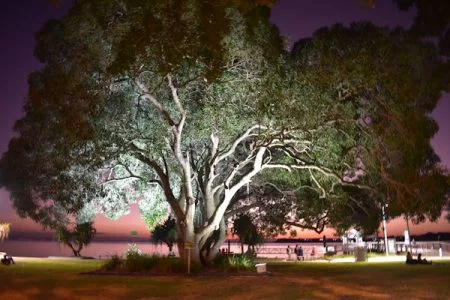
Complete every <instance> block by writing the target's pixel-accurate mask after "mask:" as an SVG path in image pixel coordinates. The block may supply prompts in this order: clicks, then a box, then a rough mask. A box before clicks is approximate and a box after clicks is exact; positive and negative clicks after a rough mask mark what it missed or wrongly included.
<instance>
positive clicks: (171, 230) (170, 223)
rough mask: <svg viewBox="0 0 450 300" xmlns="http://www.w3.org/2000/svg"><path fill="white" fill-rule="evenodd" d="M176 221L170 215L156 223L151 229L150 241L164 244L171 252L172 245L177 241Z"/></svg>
mask: <svg viewBox="0 0 450 300" xmlns="http://www.w3.org/2000/svg"><path fill="white" fill-rule="evenodd" d="M175 225H176V221H175V219H174V218H171V217H170V216H169V217H168V218H167V219H166V220H165V221H164V222H163V223H161V224H158V225H156V226H155V227H154V228H153V230H152V241H153V243H155V244H162V243H164V244H166V245H167V247H169V252H172V249H173V245H174V244H175V243H176V242H177V238H178V237H177V230H176V228H175Z"/></svg>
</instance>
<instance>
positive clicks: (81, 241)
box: [55, 222, 96, 257]
mask: <svg viewBox="0 0 450 300" xmlns="http://www.w3.org/2000/svg"><path fill="white" fill-rule="evenodd" d="M92 225H93V223H92V222H86V223H81V224H75V226H74V227H73V228H68V226H59V227H57V228H56V229H55V238H56V240H57V241H59V242H60V243H63V244H64V245H66V246H68V247H69V248H70V249H71V250H72V252H73V255H74V256H76V257H80V256H81V250H82V249H83V248H84V247H85V246H87V245H89V244H90V243H91V241H92V239H93V237H94V235H95V232H96V230H95V228H94V227H93V226H92Z"/></svg>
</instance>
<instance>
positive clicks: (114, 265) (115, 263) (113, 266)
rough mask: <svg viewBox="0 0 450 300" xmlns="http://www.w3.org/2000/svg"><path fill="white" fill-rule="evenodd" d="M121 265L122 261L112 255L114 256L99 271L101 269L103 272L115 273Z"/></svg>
mask: <svg viewBox="0 0 450 300" xmlns="http://www.w3.org/2000/svg"><path fill="white" fill-rule="evenodd" d="M122 264H123V261H122V259H121V258H120V257H119V256H117V255H114V256H112V257H111V259H110V260H108V261H107V262H106V263H105V264H104V265H103V267H102V268H101V269H102V270H105V271H117V270H119V269H120V267H121V266H122Z"/></svg>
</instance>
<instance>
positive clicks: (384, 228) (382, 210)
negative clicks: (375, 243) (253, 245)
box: [381, 204, 389, 256]
mask: <svg viewBox="0 0 450 300" xmlns="http://www.w3.org/2000/svg"><path fill="white" fill-rule="evenodd" d="M386 207H388V205H387V204H383V205H382V206H381V212H382V213H383V231H384V248H385V249H386V251H385V252H386V256H388V255H389V249H388V240H387V229H386V211H385V208H386Z"/></svg>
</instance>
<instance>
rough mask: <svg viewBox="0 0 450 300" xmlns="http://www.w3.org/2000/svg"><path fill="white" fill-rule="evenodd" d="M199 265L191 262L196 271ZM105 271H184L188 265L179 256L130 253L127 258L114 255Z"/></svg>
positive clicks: (104, 266)
mask: <svg viewBox="0 0 450 300" xmlns="http://www.w3.org/2000/svg"><path fill="white" fill-rule="evenodd" d="M197 269H198V266H197V265H195V264H191V270H192V271H195V270H197ZM101 270H103V271H108V272H111V271H117V272H149V271H150V272H156V273H158V272H159V273H184V272H186V271H187V267H186V265H185V264H184V263H183V262H182V261H181V260H180V259H177V258H168V257H161V256H157V255H151V256H150V255H142V254H137V253H128V252H127V257H126V258H125V259H121V258H120V257H119V256H113V257H112V258H111V259H110V260H109V261H108V262H106V264H105V265H103V267H102V268H101Z"/></svg>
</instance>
